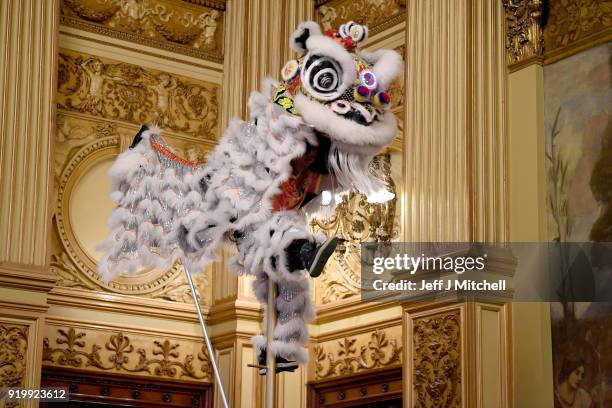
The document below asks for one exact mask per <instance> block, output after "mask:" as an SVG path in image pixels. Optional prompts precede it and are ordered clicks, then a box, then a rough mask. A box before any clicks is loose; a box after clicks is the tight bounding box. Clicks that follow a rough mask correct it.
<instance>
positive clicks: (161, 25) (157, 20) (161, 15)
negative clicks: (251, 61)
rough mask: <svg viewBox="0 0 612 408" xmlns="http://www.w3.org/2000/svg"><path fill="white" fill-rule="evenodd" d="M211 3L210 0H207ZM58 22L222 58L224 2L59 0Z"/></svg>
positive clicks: (137, 41) (218, 58)
mask: <svg viewBox="0 0 612 408" xmlns="http://www.w3.org/2000/svg"><path fill="white" fill-rule="evenodd" d="M209 3H213V2H209ZM60 4H61V5H60V11H61V23H62V24H64V25H68V26H71V27H74V28H78V29H82V30H86V31H90V32H94V33H97V34H102V35H106V36H110V37H114V38H119V39H122V40H127V41H132V42H135V43H138V44H145V45H150V46H153V47H157V48H161V49H167V50H170V51H174V52H179V53H182V54H186V55H190V56H195V57H199V58H206V59H209V60H212V61H215V62H220V61H222V58H223V55H222V46H221V45H222V43H223V10H224V8H225V7H224V6H225V5H224V3H223V2H218V3H216V4H212V6H214V7H215V8H211V7H205V6H201V5H197V4H188V3H186V2H182V1H177V0H62V1H61V3H60Z"/></svg>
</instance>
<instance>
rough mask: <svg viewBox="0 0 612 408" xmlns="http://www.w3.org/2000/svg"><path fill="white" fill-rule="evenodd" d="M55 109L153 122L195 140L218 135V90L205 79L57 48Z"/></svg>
mask: <svg viewBox="0 0 612 408" xmlns="http://www.w3.org/2000/svg"><path fill="white" fill-rule="evenodd" d="M58 78H59V81H58V82H59V83H58V96H57V104H58V108H60V109H62V110H66V111H71V112H78V113H83V114H87V115H90V116H94V117H101V118H105V119H111V120H118V121H123V122H129V123H134V124H141V123H156V124H158V125H159V126H161V127H162V128H164V129H166V130H170V131H174V132H177V133H180V134H183V135H185V136H188V137H191V138H194V139H197V140H206V139H208V140H214V139H215V138H216V134H217V120H218V97H217V93H218V89H217V86H216V85H214V84H211V83H208V82H203V81H197V80H192V79H188V78H184V77H179V76H177V75H172V74H168V73H166V72H162V71H157V70H152V69H145V68H142V67H138V66H135V65H131V64H125V63H121V62H116V61H112V60H108V59H105V58H99V57H96V56H92V55H86V54H79V53H76V52H72V51H68V50H62V51H61V53H60V58H59V74H58Z"/></svg>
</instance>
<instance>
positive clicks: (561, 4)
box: [544, 0, 612, 63]
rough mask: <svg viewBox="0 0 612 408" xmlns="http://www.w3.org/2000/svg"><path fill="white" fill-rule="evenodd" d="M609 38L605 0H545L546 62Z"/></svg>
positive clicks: (611, 29)
mask: <svg viewBox="0 0 612 408" xmlns="http://www.w3.org/2000/svg"><path fill="white" fill-rule="evenodd" d="M610 39H612V2H611V1H609V0H578V1H576V0H549V1H548V18H547V20H546V25H545V27H544V56H545V58H546V61H545V62H546V63H551V62H554V61H557V60H559V59H561V58H565V57H568V56H570V55H573V54H575V53H577V52H579V51H581V50H584V49H586V48H590V47H593V46H595V45H598V44H602V43H604V42H606V41H609V40H610Z"/></svg>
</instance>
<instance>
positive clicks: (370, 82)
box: [359, 69, 378, 91]
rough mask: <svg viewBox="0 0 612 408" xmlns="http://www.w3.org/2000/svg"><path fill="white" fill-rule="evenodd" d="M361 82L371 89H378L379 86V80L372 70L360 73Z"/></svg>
mask: <svg viewBox="0 0 612 408" xmlns="http://www.w3.org/2000/svg"><path fill="white" fill-rule="evenodd" d="M359 82H361V84H362V85H364V86H365V87H366V88H368V89H369V90H370V91H374V90H376V88H378V81H377V80H376V75H374V73H373V72H372V71H369V70H367V69H366V70H363V71H361V73H360V74H359Z"/></svg>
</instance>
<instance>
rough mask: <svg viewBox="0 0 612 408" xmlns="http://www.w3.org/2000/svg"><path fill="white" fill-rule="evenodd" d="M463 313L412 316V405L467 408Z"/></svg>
mask: <svg viewBox="0 0 612 408" xmlns="http://www.w3.org/2000/svg"><path fill="white" fill-rule="evenodd" d="M461 310H462V309H458V308H455V309H451V310H448V311H439V312H436V311H433V312H426V313H424V314H415V315H412V316H411V315H408V325H407V330H408V336H407V338H408V339H409V340H408V344H410V350H409V353H408V355H407V358H408V360H409V361H408V362H407V364H408V367H409V368H408V370H409V373H410V375H411V380H410V381H408V384H409V386H410V389H409V390H407V392H409V393H410V395H409V399H408V401H409V406H413V407H418V408H433V407H436V408H451V407H452V408H454V407H461V406H463V405H462V339H461V337H462V336H461V330H462V325H463V322H462V312H461Z"/></svg>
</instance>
